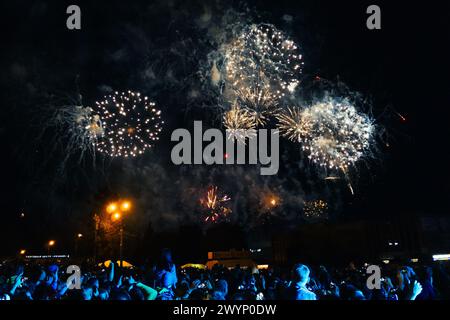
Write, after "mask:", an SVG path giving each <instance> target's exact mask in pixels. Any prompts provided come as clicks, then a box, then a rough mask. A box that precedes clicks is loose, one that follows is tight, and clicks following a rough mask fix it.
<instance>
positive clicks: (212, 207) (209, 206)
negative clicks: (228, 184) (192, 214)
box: [200, 186, 231, 223]
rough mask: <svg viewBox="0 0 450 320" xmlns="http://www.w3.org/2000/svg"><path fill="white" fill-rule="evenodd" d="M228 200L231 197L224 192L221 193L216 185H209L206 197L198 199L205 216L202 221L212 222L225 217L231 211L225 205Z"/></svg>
mask: <svg viewBox="0 0 450 320" xmlns="http://www.w3.org/2000/svg"><path fill="white" fill-rule="evenodd" d="M230 200H231V198H230V197H229V196H228V195H226V194H221V193H220V192H219V191H218V188H217V187H216V186H212V187H209V188H208V192H207V194H206V197H205V198H202V199H200V204H201V205H202V207H203V210H204V211H205V216H206V217H205V218H204V222H213V223H214V222H217V221H218V220H220V219H221V218H225V217H227V216H228V215H229V214H230V213H231V209H230V208H228V207H227V203H228V202H229V201H230Z"/></svg>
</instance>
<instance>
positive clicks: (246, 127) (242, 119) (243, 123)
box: [223, 105, 256, 142]
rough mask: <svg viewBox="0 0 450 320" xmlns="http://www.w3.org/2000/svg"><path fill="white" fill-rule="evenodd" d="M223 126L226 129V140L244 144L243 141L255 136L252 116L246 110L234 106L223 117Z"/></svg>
mask: <svg viewBox="0 0 450 320" xmlns="http://www.w3.org/2000/svg"><path fill="white" fill-rule="evenodd" d="M223 124H224V126H225V128H226V129H227V138H228V139H236V140H237V141H239V142H245V139H246V138H248V137H250V136H252V135H254V134H256V131H255V122H254V118H253V116H252V115H251V114H250V112H249V111H247V110H246V109H242V108H240V107H238V106H237V105H234V106H233V107H232V108H231V109H230V110H228V111H227V112H225V114H224V116H223Z"/></svg>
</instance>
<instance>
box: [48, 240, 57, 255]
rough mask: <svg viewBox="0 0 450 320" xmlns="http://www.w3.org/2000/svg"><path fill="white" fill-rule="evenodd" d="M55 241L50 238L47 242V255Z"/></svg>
mask: <svg viewBox="0 0 450 320" xmlns="http://www.w3.org/2000/svg"><path fill="white" fill-rule="evenodd" d="M55 243H56V241H55V240H50V241H49V242H48V244H47V255H48V256H50V249H51V247H53V246H54V245H55Z"/></svg>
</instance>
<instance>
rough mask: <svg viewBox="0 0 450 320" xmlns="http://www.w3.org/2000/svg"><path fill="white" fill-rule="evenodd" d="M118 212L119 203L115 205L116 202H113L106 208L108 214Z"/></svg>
mask: <svg viewBox="0 0 450 320" xmlns="http://www.w3.org/2000/svg"><path fill="white" fill-rule="evenodd" d="M116 210H117V203H115V202H111V203H110V204H108V206H107V207H106V212H108V213H114V212H115V211H116Z"/></svg>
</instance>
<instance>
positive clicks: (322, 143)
mask: <svg viewBox="0 0 450 320" xmlns="http://www.w3.org/2000/svg"><path fill="white" fill-rule="evenodd" d="M277 118H278V121H279V129H280V131H281V133H282V134H283V135H284V136H286V137H288V138H289V139H291V140H293V141H299V142H300V143H301V145H302V149H303V150H304V151H305V152H306V153H307V154H308V158H309V159H310V160H311V161H312V162H313V163H315V164H317V165H319V166H322V167H325V168H329V169H338V170H342V171H343V172H344V173H346V172H347V171H348V168H349V167H351V166H352V165H354V164H355V163H356V162H357V161H358V160H359V159H360V158H361V157H362V156H364V155H365V154H366V153H367V152H368V150H369V149H370V147H371V142H372V139H373V135H374V131H375V127H374V124H373V121H372V119H370V118H369V117H368V116H366V115H364V114H361V113H358V112H357V110H356V108H355V107H354V106H353V105H351V104H350V103H348V102H347V101H343V102H341V103H338V102H336V101H332V100H330V101H328V102H320V103H316V104H314V105H313V106H311V107H308V108H305V109H303V110H301V109H298V108H295V109H288V110H287V111H285V112H282V113H281V114H280V115H278V116H277Z"/></svg>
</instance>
